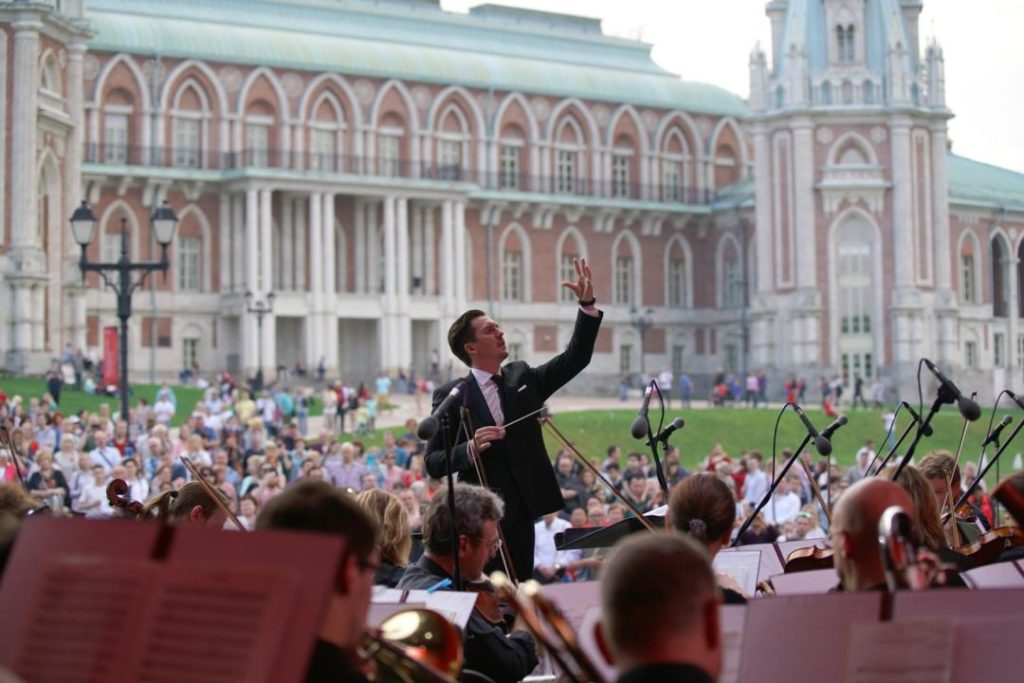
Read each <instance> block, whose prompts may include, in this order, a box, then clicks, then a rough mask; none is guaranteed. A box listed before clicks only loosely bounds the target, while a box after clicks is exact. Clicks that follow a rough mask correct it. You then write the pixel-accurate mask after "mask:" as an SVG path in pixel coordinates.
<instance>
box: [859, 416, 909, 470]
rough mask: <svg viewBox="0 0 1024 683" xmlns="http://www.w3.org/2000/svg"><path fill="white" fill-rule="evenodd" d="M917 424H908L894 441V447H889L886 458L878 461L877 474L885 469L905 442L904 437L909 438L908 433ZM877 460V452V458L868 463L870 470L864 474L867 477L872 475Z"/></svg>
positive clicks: (876, 455) (876, 456)
mask: <svg viewBox="0 0 1024 683" xmlns="http://www.w3.org/2000/svg"><path fill="white" fill-rule="evenodd" d="M915 424H917V423H916V422H911V423H910V424H908V425H907V427H906V429H904V430H903V433H902V434H900V438H899V439H897V440H896V443H894V444H893V446H892V448H890V449H889V452H888V453H887V454H886V455H885V457H884V458H882V462H880V463H878V469H877V470H875V472H874V474H876V475H877V474H879V473H880V472H881V471H882V470H883V469H885V465H886V463H888V462H889V460H890V458H892V456H893V455H895V453H896V450H897V449H898V448H899V447H900V445H901V444H902V443H903V441H904V439H906V438H907V435H908V434H910V430H911V429H913V428H914V425H915ZM876 460H878V454H877V453H875V459H874V460H872V461H871V462H870V463H868V470H867V473H866V474H865V475H864V476H867V477H870V476H872V473H871V470H872V468H873V467H874V466H875V461H876Z"/></svg>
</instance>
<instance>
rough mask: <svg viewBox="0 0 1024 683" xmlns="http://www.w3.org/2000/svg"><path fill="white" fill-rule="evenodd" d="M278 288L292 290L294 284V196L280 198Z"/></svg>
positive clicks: (294, 287)
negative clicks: (279, 267)
mask: <svg viewBox="0 0 1024 683" xmlns="http://www.w3.org/2000/svg"><path fill="white" fill-rule="evenodd" d="M278 288H279V289H285V290H290V291H294V290H295V289H297V287H296V286H295V198H294V197H289V196H287V195H286V196H284V197H282V198H281V282H280V283H278Z"/></svg>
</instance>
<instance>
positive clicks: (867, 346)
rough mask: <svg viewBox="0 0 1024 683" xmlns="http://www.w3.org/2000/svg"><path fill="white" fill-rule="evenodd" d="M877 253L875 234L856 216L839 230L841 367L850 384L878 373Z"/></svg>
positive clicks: (837, 276) (837, 244)
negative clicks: (876, 338) (876, 337)
mask: <svg viewBox="0 0 1024 683" xmlns="http://www.w3.org/2000/svg"><path fill="white" fill-rule="evenodd" d="M874 251H875V247H874V232H873V230H872V228H871V226H869V225H867V224H866V223H865V221H864V219H863V218H861V217H860V216H857V215H853V216H851V217H849V218H848V219H847V220H846V221H844V222H843V224H842V225H840V226H839V228H838V233H837V236H836V254H835V257H834V258H835V264H836V268H837V272H836V279H835V283H836V296H837V297H838V306H837V308H838V311H837V314H838V316H839V320H838V323H839V339H838V350H839V361H840V363H839V364H840V367H841V369H842V372H843V373H844V374H846V375H848V376H849V377H850V379H851V381H852V380H853V378H854V377H856V376H858V375H859V376H860V377H864V378H869V377H872V376H873V375H874V371H875V353H874V328H875V325H876V323H877V322H878V321H876V320H875V319H874V318H873V317H872V311H874V310H875V289H874V288H875V286H876V283H875V279H874V271H873V267H874V263H875V258H874Z"/></svg>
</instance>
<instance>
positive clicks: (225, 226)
mask: <svg viewBox="0 0 1024 683" xmlns="http://www.w3.org/2000/svg"><path fill="white" fill-rule="evenodd" d="M218 209H219V211H220V215H219V218H218V225H217V249H218V251H219V253H220V266H219V268H220V278H219V280H218V282H219V287H220V293H221V295H223V294H225V293H227V291H228V290H229V289H230V288H231V254H232V253H233V252H232V244H231V238H232V236H233V235H232V233H233V232H234V224H233V223H232V220H231V195H221V197H220V203H219V205H218Z"/></svg>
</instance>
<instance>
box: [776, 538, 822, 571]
mask: <svg viewBox="0 0 1024 683" xmlns="http://www.w3.org/2000/svg"><path fill="white" fill-rule="evenodd" d="M832 554H833V551H832V548H819V547H818V546H816V545H813V546H809V547H807V548H797V549H796V550H794V551H793V552H791V553H790V554H789V555H788V556H787V557H786V564H785V566H784V567H783V571H784V572H785V573H787V574H792V573H793V572H806V571H812V570H814V569H832V567H833V566H834V562H833V559H832Z"/></svg>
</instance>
